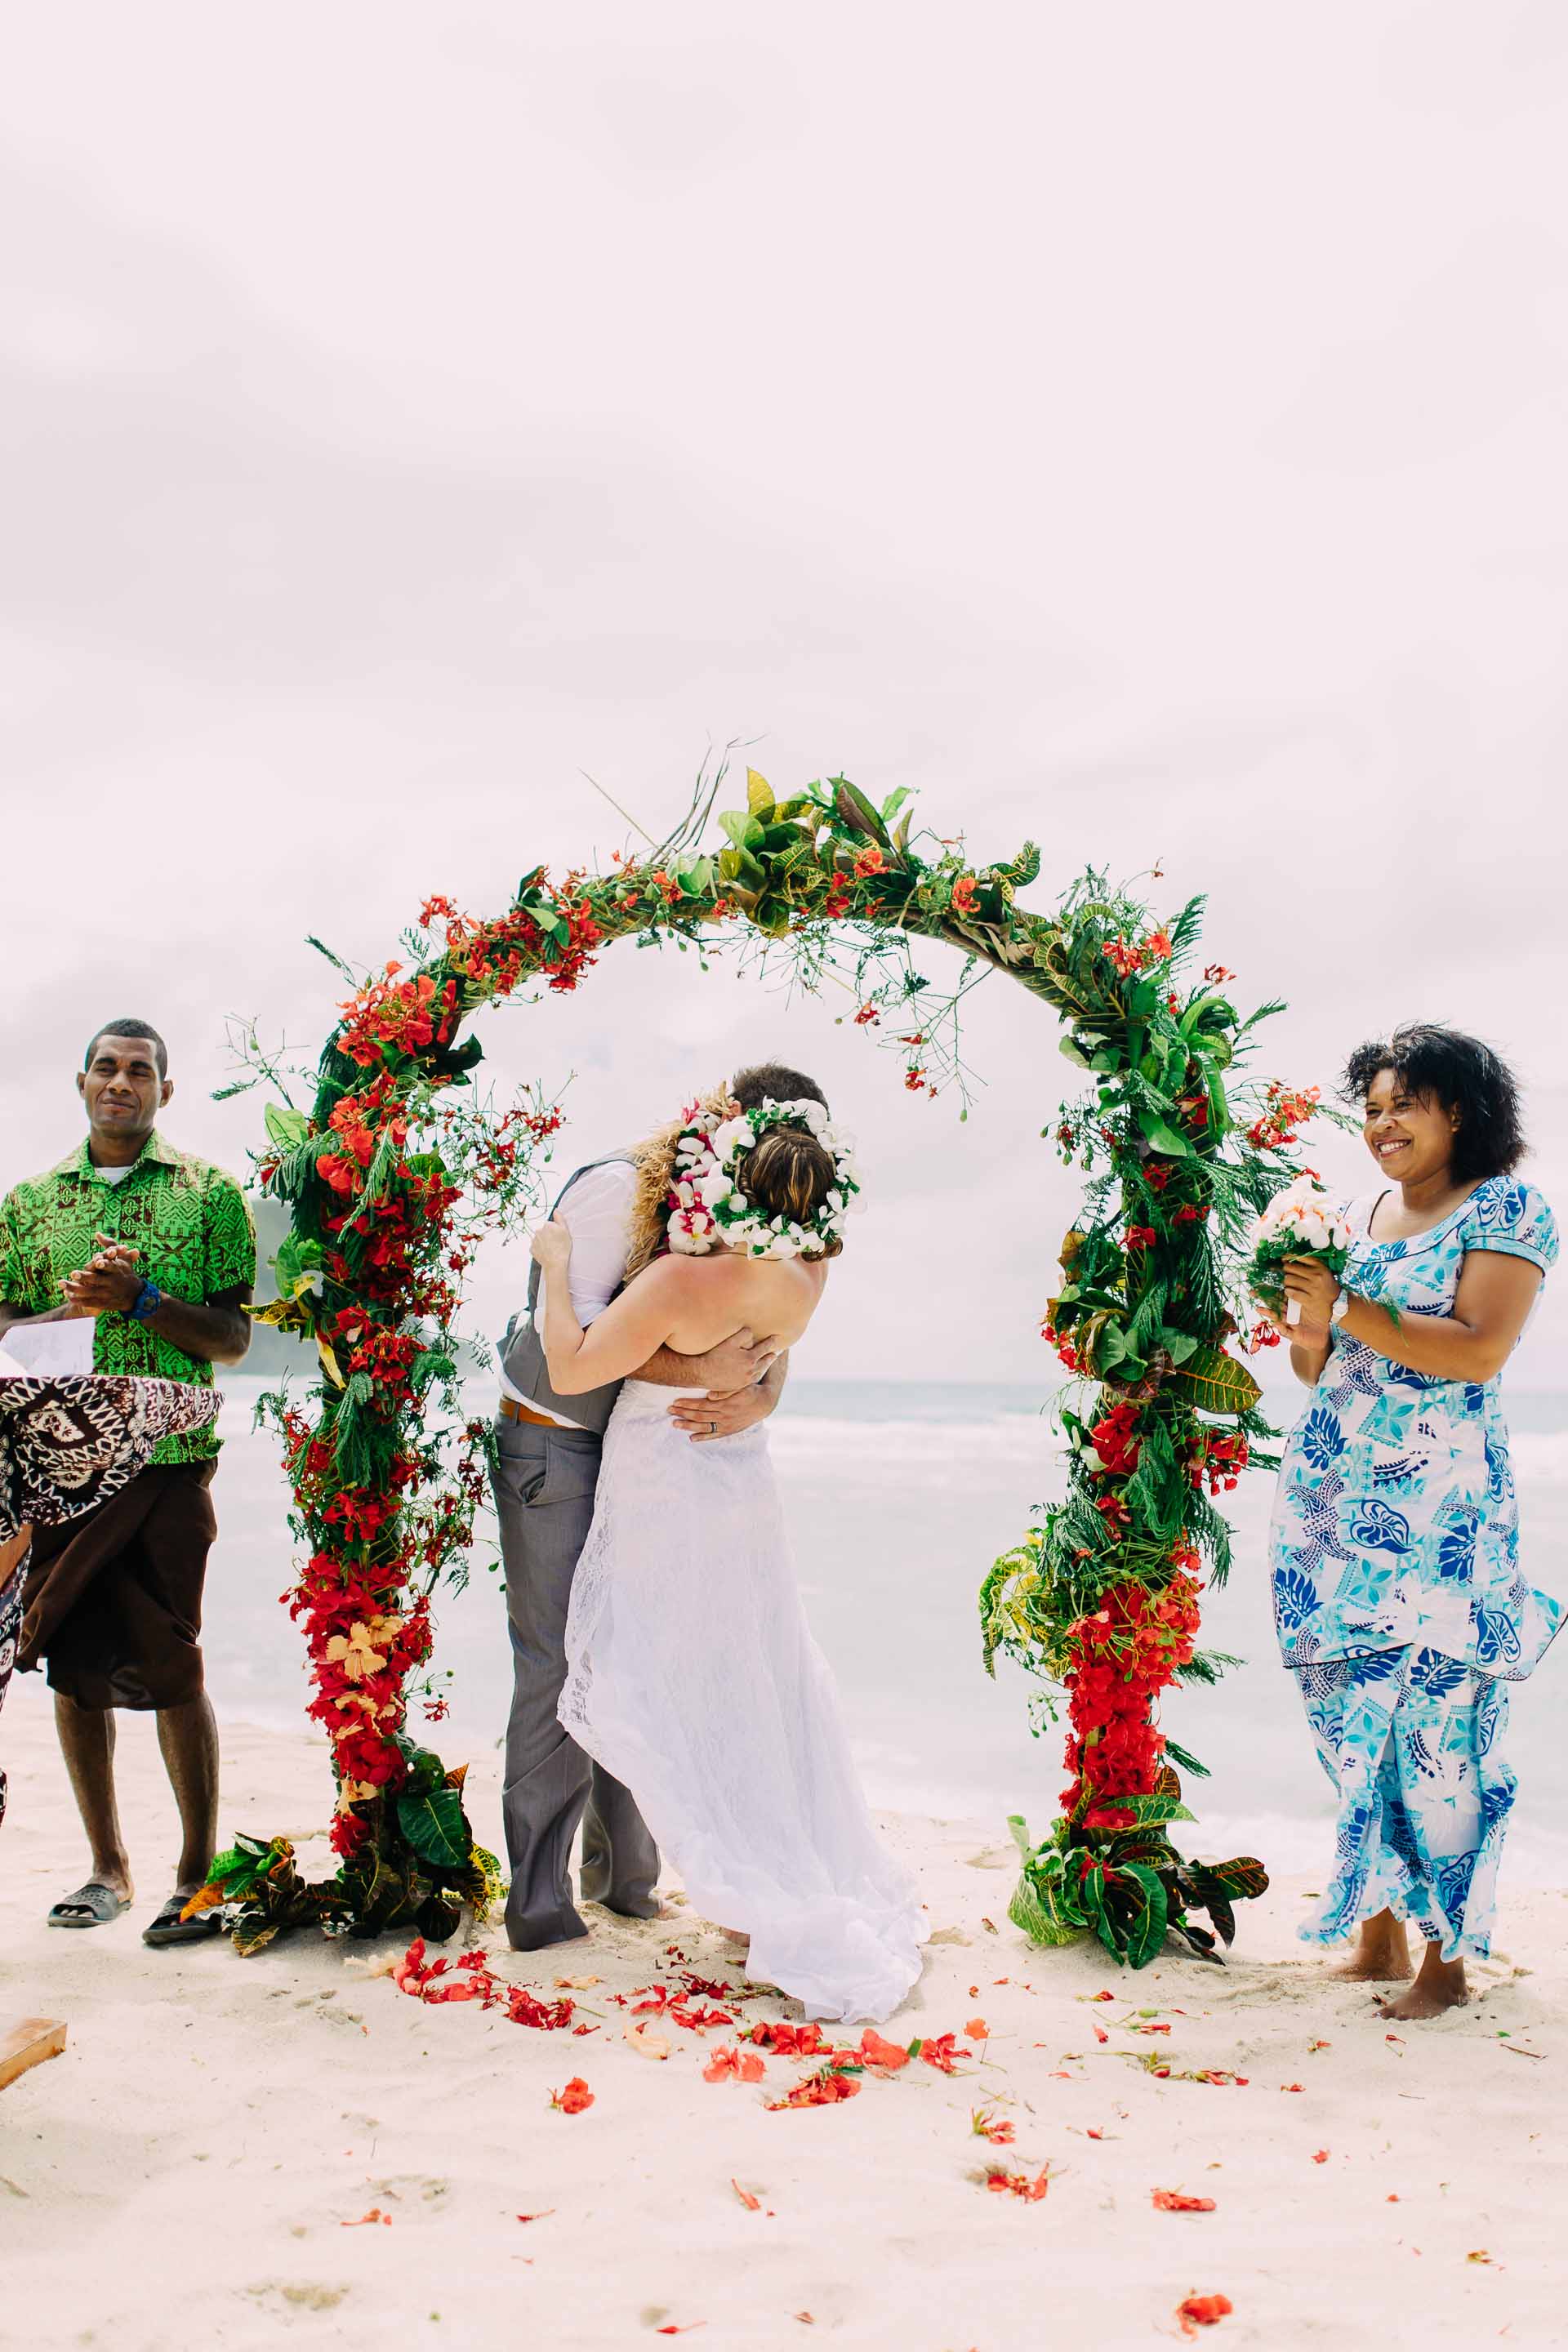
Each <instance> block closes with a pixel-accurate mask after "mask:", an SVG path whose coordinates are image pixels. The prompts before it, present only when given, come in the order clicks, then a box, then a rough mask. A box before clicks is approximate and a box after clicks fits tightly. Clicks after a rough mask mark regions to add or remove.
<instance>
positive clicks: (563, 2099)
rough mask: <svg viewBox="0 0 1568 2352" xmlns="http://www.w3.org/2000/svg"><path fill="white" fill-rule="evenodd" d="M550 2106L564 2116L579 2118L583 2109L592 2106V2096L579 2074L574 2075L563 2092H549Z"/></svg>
mask: <svg viewBox="0 0 1568 2352" xmlns="http://www.w3.org/2000/svg"><path fill="white" fill-rule="evenodd" d="M550 2104H551V2105H552V2107H559V2108H560V2110H561V2112H562V2114H563V2115H564V2116H580V2115H581V2114H582V2112H583V2110H584V2107H591V2106H592V2105H593V2104H594V2094H593V2092H592V2091H591V2090H590V2089H589V2088H588V2085H587V2084H586V2083H584V2080H583V2077H582V2075H581V2074H574V2075H573V2077H572V2080H571V2081H570V2082H569V2083H568V2084H567V2085H566V2088H565V2089H564V2090H563V2091H552V2092H551V2094H550Z"/></svg>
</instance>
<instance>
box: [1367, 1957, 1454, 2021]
mask: <svg viewBox="0 0 1568 2352" xmlns="http://www.w3.org/2000/svg"><path fill="white" fill-rule="evenodd" d="M1438 1951H1439V1947H1438V1946H1437V1945H1436V1944H1428V1945H1427V1947H1426V1958H1425V1959H1424V1960H1423V1961H1422V1963H1421V1973H1420V1975H1419V1976H1418V1977H1417V1978H1416V1979H1415V1983H1414V1984H1413V1985H1412V1986H1411V1988H1410V1990H1409V1991H1408V1992H1402V1993H1401V1994H1400V1996H1399V1998H1398V2000H1385V2001H1384V2003H1383V2014H1384V2017H1392V2018H1395V2019H1397V2020H1398V2021H1400V2022H1401V2023H1403V2022H1405V2021H1407V2020H1419V2019H1421V2018H1426V2017H1442V2016H1444V2015H1446V2014H1447V2011H1449V2010H1450V2009H1463V2008H1464V2006H1465V2003H1466V2002H1467V2001H1468V2000H1469V1997H1470V1989H1469V1987H1468V1985H1467V1984H1466V1982H1465V1964H1464V1962H1463V1960H1443V1959H1439V1958H1438V1957H1437V1955H1438Z"/></svg>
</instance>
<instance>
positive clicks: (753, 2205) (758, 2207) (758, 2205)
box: [730, 2180, 763, 2213]
mask: <svg viewBox="0 0 1568 2352" xmlns="http://www.w3.org/2000/svg"><path fill="white" fill-rule="evenodd" d="M730 2186H731V2189H733V2190H734V2192H735V2194H736V2196H737V2197H738V2198H739V2199H740V2200H741V2202H742V2205H743V2206H744V2207H745V2209H746V2210H747V2212H748V2213H760V2212H761V2211H762V2210H763V2200H762V2199H761V2198H760V2197H753V2196H752V2192H751V2190H750V2189H742V2186H741V2184H740V2182H739V2181H738V2180H731V2183H730Z"/></svg>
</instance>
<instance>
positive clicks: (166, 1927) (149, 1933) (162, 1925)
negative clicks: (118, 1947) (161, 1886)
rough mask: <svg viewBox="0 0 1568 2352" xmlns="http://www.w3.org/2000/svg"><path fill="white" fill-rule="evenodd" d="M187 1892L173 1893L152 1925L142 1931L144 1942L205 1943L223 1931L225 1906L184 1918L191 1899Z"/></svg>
mask: <svg viewBox="0 0 1568 2352" xmlns="http://www.w3.org/2000/svg"><path fill="white" fill-rule="evenodd" d="M190 1899H191V1898H190V1896H189V1895H170V1897H169V1899H168V1901H167V1902H166V1903H165V1904H164V1906H163V1909H162V1910H161V1911H160V1912H159V1914H158V1916H157V1917H156V1918H155V1919H154V1920H153V1922H152V1924H151V1926H150V1927H143V1928H142V1942H143V1943H144V1944H153V1945H163V1944H205V1942H206V1940H207V1938H208V1937H209V1936H221V1935H222V1933H223V1906H222V1905H221V1904H220V1905H218V1906H216V1908H215V1909H213V1910H211V1911H200V1912H198V1913H197V1914H196V1916H195V1918H194V1919H182V1918H181V1916H180V1914H181V1912H182V1911H183V1910H184V1907H185V1906H186V1904H187V1903H188V1902H189V1901H190Z"/></svg>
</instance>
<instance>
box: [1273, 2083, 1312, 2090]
mask: <svg viewBox="0 0 1568 2352" xmlns="http://www.w3.org/2000/svg"><path fill="white" fill-rule="evenodd" d="M1306 2087H1307V2085H1306V2084H1305V2083H1281V2084H1280V2085H1279V2088H1280V2089H1281V2090H1282V2091H1304V2090H1305V2089H1306Z"/></svg>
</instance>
